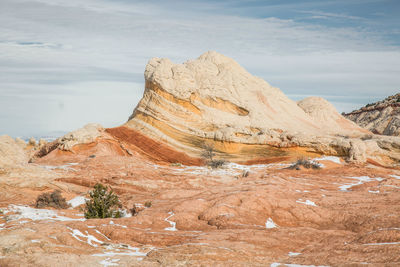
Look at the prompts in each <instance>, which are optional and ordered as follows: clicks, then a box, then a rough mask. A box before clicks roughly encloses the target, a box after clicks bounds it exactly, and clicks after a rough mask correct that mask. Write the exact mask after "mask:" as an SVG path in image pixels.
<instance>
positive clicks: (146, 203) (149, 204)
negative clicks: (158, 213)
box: [144, 201, 152, 208]
mask: <svg viewBox="0 0 400 267" xmlns="http://www.w3.org/2000/svg"><path fill="white" fill-rule="evenodd" d="M151 205H152V204H151V201H146V202H145V203H144V206H145V207H146V208H150V207H151Z"/></svg>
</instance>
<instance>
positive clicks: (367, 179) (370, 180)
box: [339, 176, 383, 192]
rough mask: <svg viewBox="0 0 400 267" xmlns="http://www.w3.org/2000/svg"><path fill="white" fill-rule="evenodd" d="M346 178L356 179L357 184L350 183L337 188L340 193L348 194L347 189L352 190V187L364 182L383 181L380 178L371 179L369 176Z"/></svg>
mask: <svg viewBox="0 0 400 267" xmlns="http://www.w3.org/2000/svg"><path fill="white" fill-rule="evenodd" d="M346 178H349V179H356V180H358V182H357V183H352V184H345V185H341V186H339V188H340V191H345V192H348V191H349V190H348V189H350V188H352V187H353V186H356V185H361V184H363V183H365V182H372V181H379V182H380V181H383V178H381V177H376V178H371V177H369V176H360V177H346Z"/></svg>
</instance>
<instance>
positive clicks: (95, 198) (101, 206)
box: [85, 183, 122, 219]
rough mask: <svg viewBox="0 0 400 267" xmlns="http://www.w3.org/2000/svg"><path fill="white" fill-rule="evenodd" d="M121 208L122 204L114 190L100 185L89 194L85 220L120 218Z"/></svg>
mask: <svg viewBox="0 0 400 267" xmlns="http://www.w3.org/2000/svg"><path fill="white" fill-rule="evenodd" d="M119 208H121V203H120V201H119V198H118V196H117V195H116V194H115V193H114V192H113V190H112V189H111V188H109V187H106V186H104V185H102V184H100V183H98V184H96V185H95V186H94V189H93V190H92V191H90V192H89V200H86V205H85V218H86V219H93V218H120V217H121V215H122V214H121V211H120V210H119Z"/></svg>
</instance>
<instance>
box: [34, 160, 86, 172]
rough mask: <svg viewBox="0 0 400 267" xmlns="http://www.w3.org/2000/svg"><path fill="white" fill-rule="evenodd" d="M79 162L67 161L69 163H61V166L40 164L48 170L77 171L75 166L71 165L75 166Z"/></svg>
mask: <svg viewBox="0 0 400 267" xmlns="http://www.w3.org/2000/svg"><path fill="white" fill-rule="evenodd" d="M78 164H79V163H75V162H71V163H67V164H64V165H59V166H51V165H38V166H40V167H42V168H45V169H46V170H64V171H76V170H75V169H74V168H71V166H75V165H78Z"/></svg>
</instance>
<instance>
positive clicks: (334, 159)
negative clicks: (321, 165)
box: [313, 156, 342, 164]
mask: <svg viewBox="0 0 400 267" xmlns="http://www.w3.org/2000/svg"><path fill="white" fill-rule="evenodd" d="M313 160H315V161H322V160H325V161H332V162H334V163H337V164H342V163H341V162H340V158H339V157H334V156H322V157H320V158H315V159H313Z"/></svg>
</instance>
